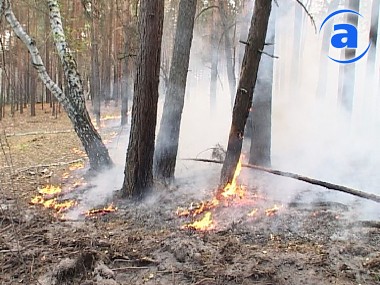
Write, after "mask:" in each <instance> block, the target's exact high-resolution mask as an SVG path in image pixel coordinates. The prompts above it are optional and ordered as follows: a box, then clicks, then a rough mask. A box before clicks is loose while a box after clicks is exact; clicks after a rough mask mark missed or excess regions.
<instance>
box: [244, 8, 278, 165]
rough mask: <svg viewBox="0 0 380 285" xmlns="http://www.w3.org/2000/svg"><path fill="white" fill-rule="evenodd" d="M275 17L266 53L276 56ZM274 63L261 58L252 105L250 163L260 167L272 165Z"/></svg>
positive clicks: (270, 59) (271, 59)
mask: <svg viewBox="0 0 380 285" xmlns="http://www.w3.org/2000/svg"><path fill="white" fill-rule="evenodd" d="M275 26H276V23H275V15H274V13H273V12H272V15H271V18H270V20H269V24H268V34H267V38H266V42H267V43H271V45H267V46H266V47H265V52H267V53H268V54H274V39H275ZM273 61H274V59H273V58H271V57H269V56H266V55H264V56H263V57H262V58H261V61H260V65H259V71H258V75H257V82H256V87H255V92H254V94H253V104H252V136H251V149H250V156H249V163H250V164H254V165H260V166H270V165H271V146H272V142H271V141H272V86H273Z"/></svg>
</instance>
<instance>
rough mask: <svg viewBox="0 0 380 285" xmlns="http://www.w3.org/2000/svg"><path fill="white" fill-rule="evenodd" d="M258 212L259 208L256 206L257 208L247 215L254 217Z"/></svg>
mask: <svg viewBox="0 0 380 285" xmlns="http://www.w3.org/2000/svg"><path fill="white" fill-rule="evenodd" d="M258 212H259V209H257V208H255V209H253V210H252V211H251V212H249V213H248V214H247V216H248V217H254V216H256V215H257V213H258Z"/></svg>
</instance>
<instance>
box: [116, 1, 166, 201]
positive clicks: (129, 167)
mask: <svg viewBox="0 0 380 285" xmlns="http://www.w3.org/2000/svg"><path fill="white" fill-rule="evenodd" d="M164 2H165V1H164V0H155V1H151V0H141V1H140V16H139V29H140V48H139V55H138V59H137V75H136V81H135V90H134V97H133V107H132V125H131V131H130V137H129V145H128V151H127V158H126V164H125V171H124V174H125V177H124V182H123V188H122V194H123V196H124V197H126V196H128V197H134V198H141V197H142V196H143V194H145V193H146V192H147V190H148V189H149V188H150V187H151V186H152V185H153V154H154V141H155V129H156V121H157V102H158V84H159V76H160V57H161V41H162V29H163V19H164Z"/></svg>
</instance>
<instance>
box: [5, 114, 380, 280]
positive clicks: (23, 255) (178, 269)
mask: <svg viewBox="0 0 380 285" xmlns="http://www.w3.org/2000/svg"><path fill="white" fill-rule="evenodd" d="M23 120H25V121H28V123H25V124H24V123H23ZM31 120H32V121H33V123H31V122H30V121H31ZM0 124H1V126H2V128H3V129H5V133H2V134H1V139H2V140H1V144H2V152H3V153H2V155H1V156H0V163H1V164H0V167H1V168H0V233H1V234H0V268H1V269H0V270H1V272H0V281H1V284H198V285H206V284H209V285H211V284H213V285H214V284H268V285H269V284H321V285H322V284H342V285H343V284H344V285H350V284H380V250H379V243H380V224H379V223H377V222H376V221H367V222H362V221H357V220H354V219H352V216H350V215H348V214H347V213H348V212H349V209H348V208H349V207H348V206H347V205H344V204H340V203H328V202H324V203H315V202H311V203H303V202H298V201H294V202H293V203H290V204H288V205H286V206H284V207H282V208H281V209H280V210H278V211H277V210H276V211H273V213H272V214H270V215H267V214H265V209H267V208H268V207H269V206H271V205H272V204H273V203H276V201H270V199H269V198H267V199H264V200H263V201H260V202H258V204H257V205H255V208H256V209H257V212H258V214H257V215H251V216H249V215H247V214H248V213H249V212H250V210H251V209H252V205H240V204H237V205H233V204H232V205H230V206H229V207H227V206H223V207H220V208H219V209H217V210H215V211H214V212H213V215H216V216H217V223H216V226H215V227H214V228H213V229H212V230H210V231H196V230H193V229H191V228H186V229H182V228H181V227H182V226H183V225H184V224H185V223H188V222H190V221H191V218H188V217H187V218H186V217H178V215H177V214H176V210H177V207H184V208H186V207H188V205H190V204H191V203H192V202H195V201H194V200H195V199H194V197H192V195H191V193H189V192H187V191H186V190H184V189H182V186H170V187H169V186H165V185H158V186H157V189H155V193H154V194H153V195H152V196H151V197H148V198H147V199H146V200H144V201H141V202H132V201H126V200H120V199H117V198H114V199H113V201H112V202H113V203H114V205H115V206H117V208H118V210H117V211H116V212H110V213H107V214H105V215H98V216H95V217H92V218H83V219H78V220H65V219H62V217H60V216H57V213H56V211H54V210H52V209H45V208H44V207H42V206H41V205H32V204H31V203H30V201H31V199H32V198H33V197H34V196H35V195H36V193H37V189H38V188H39V187H44V186H46V185H49V184H59V185H62V187H64V186H65V185H66V186H68V185H69V186H70V185H73V184H74V182H73V181H77V179H78V178H84V179H82V180H81V181H83V180H86V179H87V176H86V175H84V174H83V173H84V170H80V171H78V170H75V171H73V168H70V166H72V164H71V163H70V162H72V161H76V160H80V159H83V160H84V161H85V160H86V159H85V157H84V156H83V153H82V152H81V151H80V150H81V146H80V143H79V140H78V139H77V138H76V136H75V134H74V132H70V130H71V127H70V124H69V121H68V120H67V119H66V118H65V116H64V115H63V114H62V115H60V116H59V117H58V119H54V118H51V117H50V114H45V113H41V114H38V116H37V117H36V118H33V119H30V118H28V117H27V115H25V117H17V118H7V119H6V121H3V122H1V123H0ZM31 125H32V127H30V126H31ZM4 126H7V127H4ZM10 126H11V127H10ZM25 126H28V127H27V128H28V129H25ZM66 130H68V131H69V132H62V133H59V132H57V133H51V132H52V131H66ZM113 131H114V129H111V130H110V129H107V128H105V129H102V130H101V132H102V136H103V138H105V139H108V138H110V137H112V136H114V135H113ZM26 132H37V133H38V134H29V135H25V136H15V135H10V136H6V134H21V133H26ZM48 132H50V133H49V134H48ZM57 163H58V164H57ZM59 163H61V164H59ZM64 163H67V164H64ZM67 173H68V174H67ZM63 177H65V178H63ZM75 187H76V186H73V188H74V190H73V191H75V189H76V188H75ZM78 189H80V187H79V188H78ZM213 191H214V190H213V189H209V192H210V193H209V196H210V197H211V196H212V194H213ZM247 191H248V192H250V193H251V194H252V195H253V194H260V195H262V194H263V193H257V190H256V189H254V187H253V185H252V186H251V187H249V186H247ZM115 197H116V196H115ZM210 197H209V198H210ZM237 209H238V210H237ZM242 213H244V214H242ZM260 213H261V214H260Z"/></svg>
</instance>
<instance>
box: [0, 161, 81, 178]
mask: <svg viewBox="0 0 380 285" xmlns="http://www.w3.org/2000/svg"><path fill="white" fill-rule="evenodd" d="M80 162H84V159H82V158H79V159H75V160H71V161H62V162H54V163H47V164H38V165H32V166H28V167H23V168H19V169H16V170H14V171H13V172H12V174H13V175H15V174H19V173H21V172H26V171H29V170H31V169H36V168H48V167H56V166H66V165H70V164H75V163H80ZM12 168H13V167H12V166H5V167H2V168H0V171H1V170H4V169H12Z"/></svg>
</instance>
